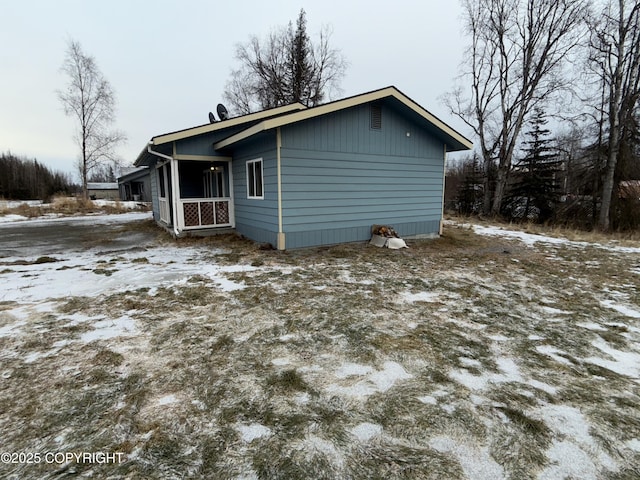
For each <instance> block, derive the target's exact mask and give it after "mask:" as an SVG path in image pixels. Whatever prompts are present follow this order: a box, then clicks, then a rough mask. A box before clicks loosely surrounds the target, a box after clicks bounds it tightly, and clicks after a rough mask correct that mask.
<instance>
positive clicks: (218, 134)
mask: <svg viewBox="0 0 640 480" xmlns="http://www.w3.org/2000/svg"><path fill="white" fill-rule="evenodd" d="M254 123H255V122H254ZM251 125H253V123H249V124H244V125H242V126H236V127H232V128H225V129H224V130H216V131H215V132H211V133H205V134H202V135H197V136H195V137H189V138H185V139H182V140H178V141H177V142H176V153H178V154H181V155H214V156H220V155H222V156H224V154H222V153H220V152H216V151H215V150H214V149H213V144H214V143H216V142H219V141H220V140H223V139H225V138H227V137H230V136H231V135H234V134H236V133H238V132H239V131H241V130H244V129H245V128H249V127H250V126H251Z"/></svg>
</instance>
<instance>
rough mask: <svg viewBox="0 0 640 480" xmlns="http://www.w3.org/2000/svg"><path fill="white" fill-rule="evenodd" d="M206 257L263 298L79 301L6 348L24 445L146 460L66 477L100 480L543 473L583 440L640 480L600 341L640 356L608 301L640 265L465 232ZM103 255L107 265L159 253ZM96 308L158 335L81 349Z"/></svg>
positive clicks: (9, 435) (191, 287)
mask: <svg viewBox="0 0 640 480" xmlns="http://www.w3.org/2000/svg"><path fill="white" fill-rule="evenodd" d="M135 228H153V227H152V226H150V225H146V224H145V225H142V226H141V225H136V226H135ZM192 247H198V249H199V250H198V251H199V252H201V253H202V252H203V250H202V248H206V249H209V250H208V251H209V252H210V254H209V255H207V254H206V253H202V254H201V255H200V256H199V257H198V259H197V261H200V262H203V263H204V262H212V263H213V262H215V263H217V264H220V265H226V266H229V265H243V266H245V267H247V268H246V269H245V270H243V271H239V272H234V273H226V274H224V276H225V278H226V279H227V280H232V281H235V282H237V283H238V284H242V285H243V287H244V288H242V289H238V290H235V291H232V292H223V291H221V290H220V289H219V288H217V287H216V285H215V283H212V279H211V278H209V277H207V276H205V275H191V276H189V277H187V278H185V279H184V281H182V282H180V283H178V284H174V285H164V286H160V287H159V288H158V289H155V290H154V291H153V292H151V291H150V290H148V289H141V290H128V291H124V292H117V293H113V294H107V295H102V296H99V297H97V298H84V297H77V298H68V299H65V300H64V301H62V302H59V303H58V305H57V308H56V309H55V310H54V311H53V312H43V311H38V310H37V309H32V310H30V317H29V321H28V325H25V326H23V327H22V333H21V334H20V335H16V336H2V337H0V351H1V352H2V354H1V355H2V357H1V358H2V362H3V363H2V367H1V368H2V370H3V371H4V372H5V375H4V377H6V378H4V377H3V379H2V382H3V384H2V385H3V389H2V391H1V392H0V411H1V412H3V413H2V414H0V428H1V429H2V431H3V448H4V449H5V450H12V451H20V450H23V451H28V450H33V449H36V448H37V449H38V450H40V451H60V450H62V451H100V450H102V451H110V452H116V451H117V452H122V453H124V454H125V458H126V461H125V462H124V463H122V464H120V465H82V464H78V465H71V466H69V467H68V468H67V470H65V471H64V472H61V474H66V475H69V476H72V475H75V476H78V477H81V478H89V477H94V478H98V477H100V478H108V477H111V478H130V479H143V478H144V479H149V478H158V479H160V478H162V479H167V478H221V479H225V478H229V479H231V478H269V479H271V478H330V479H336V478H340V479H343V478H344V479H356V478H385V479H387V478H388V479H416V478H418V479H421V478H425V479H431V478H433V479H436V478H437V479H439V478H447V479H464V478H501V477H502V478H512V479H523V478H537V477H538V476H539V475H540V474H541V473H542V472H543V471H545V469H548V468H552V467H553V466H554V465H555V463H554V462H556V460H554V459H553V458H551V457H550V455H551V453H550V452H551V451H553V449H554V448H555V447H557V445H559V444H564V443H570V444H571V445H573V446H574V448H575V450H576V451H578V450H579V451H581V452H583V453H584V455H585V457H584V458H587V459H589V461H592V462H593V463H594V465H596V467H597V469H596V473H597V476H592V477H590V476H589V475H588V472H587V474H582V475H581V474H579V473H576V472H571V471H569V472H568V473H567V476H571V475H572V476H573V477H574V478H634V475H635V474H637V472H638V471H640V453H639V452H638V451H637V450H633V449H631V448H630V447H629V446H628V443H627V442H630V441H633V439H636V440H637V432H638V431H639V429H640V422H639V421H638V418H640V406H639V405H640V390H639V387H638V383H637V379H633V378H630V377H629V376H628V375H624V374H622V373H620V372H619V371H618V368H617V365H616V363H615V362H614V361H613V360H614V358H613V357H611V356H610V355H607V354H606V353H604V352H603V351H601V350H600V349H599V348H598V347H597V345H601V343H599V342H604V343H602V344H604V345H607V346H608V347H609V348H611V349H615V350H617V351H619V352H625V353H627V354H629V355H632V354H634V352H635V354H638V350H637V347H636V344H637V342H638V340H640V338H639V336H640V333H639V332H640V329H639V327H640V326H639V325H638V320H637V319H634V318H632V317H628V316H624V315H622V314H621V313H620V312H618V311H616V310H614V309H612V308H608V307H606V306H605V305H603V302H604V301H607V300H617V301H619V302H621V303H624V304H625V305H628V306H629V307H630V308H635V309H636V310H637V309H638V308H639V303H640V298H638V294H637V290H638V276H637V275H638V274H637V273H634V272H633V271H632V270H631V269H630V266H632V265H633V264H637V263H638V255H637V254H635V256H633V259H632V260H633V261H631V262H630V255H629V254H626V255H623V254H619V253H614V252H611V251H607V250H602V249H596V248H584V249H580V250H576V249H575V248H572V247H568V246H565V247H563V246H556V247H551V246H544V245H542V246H539V247H536V248H528V247H524V246H523V245H522V244H519V243H517V242H515V241H507V240H502V239H498V238H494V237H481V236H477V235H475V234H473V232H472V231H471V230H470V229H468V228H458V227H448V228H447V229H446V231H445V235H444V236H443V237H442V238H440V239H438V240H435V241H414V242H411V243H410V247H411V248H410V249H408V250H402V251H389V250H385V249H377V248H374V247H369V246H367V245H364V244H354V245H342V246H336V247H330V248H319V249H309V250H304V251H294V252H276V251H267V250H261V249H260V248H259V246H257V245H255V244H253V243H250V242H247V241H245V240H243V239H240V238H238V237H236V236H231V235H227V236H218V237H208V238H187V239H180V240H178V241H176V242H175V248H176V249H180V248H192ZM201 247H202V248H201ZM221 251H222V252H224V253H219V252H221ZM102 260H103V261H102V262H99V263H98V262H96V263H95V265H94V266H93V268H96V267H98V268H99V269H102V270H103V272H96V273H101V274H102V275H107V274H108V273H107V272H109V271H113V270H122V269H126V268H128V265H129V264H131V265H140V264H145V262H149V259H148V254H147V253H143V252H141V253H140V256H139V257H135V258H129V259H127V258H124V257H123V256H118V255H114V256H111V257H109V256H106V257H105V258H103V259H102ZM169 264H170V259H167V265H169ZM249 267H251V268H249ZM13 307H14V305H5V306H3V307H2V309H0V328H2V327H3V326H4V325H9V324H12V323H15V321H16V319H15V318H13V317H12V316H11V311H12V308H13ZM94 316H102V317H101V318H104V317H105V316H106V318H112V319H116V318H120V317H122V316H127V317H130V318H132V319H133V320H134V321H135V324H136V325H137V329H138V331H137V332H136V334H135V335H128V336H127V335H124V336H122V337H117V338H109V339H98V340H95V341H93V342H90V343H86V342H82V341H80V338H81V336H82V335H86V334H87V333H90V332H92V328H93V327H92V323H91V321H80V322H78V321H77V319H78V318H87V317H94ZM65 342H66V343H65ZM61 345H62V346H61ZM37 355H40V356H37ZM33 357H35V359H34V360H33V361H30V362H27V361H26V360H25V359H31V358H33ZM595 358H597V359H601V360H602V362H596V361H595V360H593V359H595ZM607 361H608V362H610V363H606V362H607ZM394 369H395V370H394ZM398 369H401V370H402V372H401V373H403V375H401V376H399V377H397V378H396V379H395V380H393V379H392V380H388V379H387V380H385V378H387V377H385V376H384V375H383V373H384V372H387V374H388V372H392V371H396V372H397V371H398ZM385 381H387V382H389V383H385ZM567 412H569V413H567ZM576 412H579V414H580V415H582V416H583V418H584V422H587V423H585V425H586V426H585V427H584V428H585V430H584V431H582V430H581V425H582V424H580V423H578V424H577V426H576V424H575V422H577V420H576V419H575V418H582V417H576V416H577V415H578V413H576ZM569 414H572V415H573V417H571V416H570V415H569ZM553 415H557V416H556V417H554V416H553ZM562 415H567V416H566V417H563V416H562ZM571 422H574V423H571ZM567 425H568V426H567ZM576 432H577V433H576ZM572 435H573V436H572ZM563 442H564V443H563ZM580 458H582V457H580ZM609 459H611V461H609ZM612 463H613V464H615V468H614V467H612V466H611V465H612ZM574 466H575V465H574ZM4 467H6V466H1V467H0V468H4ZM481 467H482V468H484V470H481V469H480V468H481ZM5 471H8V472H9V473H7V475H14V476H15V477H16V478H45V477H46V476H47V475H49V476H53V474H54V471H55V468H53V467H52V466H47V465H36V466H34V465H31V466H27V465H21V466H16V465H11V466H9V469H8V470H5ZM496 471H499V472H502V473H501V477H500V476H497V477H495V476H491V475H493V473H494V472H496ZM483 472H484V474H486V475H489V476H483ZM487 472H488V473H487ZM4 474H5V473H3V471H1V470H0V475H4ZM636 476H637V475H636Z"/></svg>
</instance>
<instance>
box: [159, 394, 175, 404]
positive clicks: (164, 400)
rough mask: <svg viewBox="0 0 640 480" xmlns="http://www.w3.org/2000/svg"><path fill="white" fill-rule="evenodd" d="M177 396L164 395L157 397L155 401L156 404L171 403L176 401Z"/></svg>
mask: <svg viewBox="0 0 640 480" xmlns="http://www.w3.org/2000/svg"><path fill="white" fill-rule="evenodd" d="M177 401H178V398H177V397H176V396H175V395H174V394H170V395H165V396H164V397H161V398H159V399H158V400H157V401H156V404H157V405H171V404H172V403H176V402H177Z"/></svg>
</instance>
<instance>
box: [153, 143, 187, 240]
mask: <svg viewBox="0 0 640 480" xmlns="http://www.w3.org/2000/svg"><path fill="white" fill-rule="evenodd" d="M151 145H153V144H152V143H151V142H149V144H148V145H147V152H148V153H150V154H151V155H155V156H156V157H160V158H164V159H165V160H168V161H169V164H170V165H171V210H172V212H173V233H174V235H175V236H176V237H177V236H178V235H180V230H178V204H177V202H174V201H173V196H174V195H175V194H176V189H175V181H174V177H175V174H176V166H175V163H176V161H175V159H174V158H173V157H171V156H169V155H165V154H164V153H160V152H156V151H154V150H151Z"/></svg>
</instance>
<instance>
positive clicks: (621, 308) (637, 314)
mask: <svg viewBox="0 0 640 480" xmlns="http://www.w3.org/2000/svg"><path fill="white" fill-rule="evenodd" d="M600 304H601V305H602V306H603V307H606V308H611V309H613V310H615V311H616V312H618V313H620V314H622V315H625V316H627V317H631V318H640V311H638V310H635V309H633V308H631V307H627V306H625V305H620V304H619V303H616V302H614V301H612V300H604V301H602V302H600Z"/></svg>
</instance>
